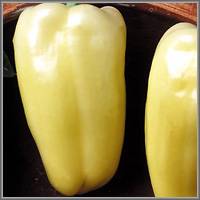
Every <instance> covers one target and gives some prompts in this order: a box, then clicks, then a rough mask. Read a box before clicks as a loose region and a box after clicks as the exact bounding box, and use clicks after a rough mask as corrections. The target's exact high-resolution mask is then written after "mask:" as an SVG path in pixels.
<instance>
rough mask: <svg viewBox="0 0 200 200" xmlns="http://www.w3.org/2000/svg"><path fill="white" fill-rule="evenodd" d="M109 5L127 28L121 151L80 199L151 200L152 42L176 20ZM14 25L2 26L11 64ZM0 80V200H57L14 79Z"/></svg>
mask: <svg viewBox="0 0 200 200" xmlns="http://www.w3.org/2000/svg"><path fill="white" fill-rule="evenodd" d="M98 6H100V5H98ZM114 6H115V7H117V8H118V9H119V10H120V11H121V13H122V15H123V16H124V19H125V22H126V25H127V49H126V66H125V78H126V93H127V94H126V95H127V99H126V128H125V139H124V146H123V150H122V155H121V160H120V164H119V167H118V170H117V173H116V174H115V176H114V177H113V179H112V180H111V181H110V182H109V183H108V184H106V185H105V186H103V187H102V188H100V189H98V190H95V191H92V192H89V193H87V194H84V195H82V196H85V197H86V196H99V197H101V196H107V197H109V196H113V197H114V196H121V197H122V196H129V197H137V196H140V197H141V196H143V197H146V196H153V191H152V187H151V183H150V179H149V174H148V168H147V163H146V156H145V144H144V111H145V100H146V92H147V82H148V75H149V70H150V66H151V61H152V58H153V54H154V51H155V48H156V46H157V43H158V42H159V40H160V38H161V36H162V35H163V34H164V32H165V31H166V30H167V29H168V28H169V27H171V26H172V25H174V24H175V23H177V22H178V21H176V20H175V19H171V18H166V17H164V16H160V15H154V14H152V13H145V12H142V11H136V10H133V9H132V8H127V7H122V6H117V5H114ZM15 25H16V21H13V22H10V23H8V24H4V30H3V34H4V35H3V47H4V50H5V52H6V53H7V55H8V56H9V58H10V59H11V64H12V65H14V57H13V46H12V37H13V33H14V29H15ZM22 42H23V39H22ZM3 81H4V83H3V117H4V118H3V126H4V130H3V150H4V151H3V189H4V191H3V195H4V196H6V197H18V196H23V197H24V196H27V197H28V196H33V197H35V196H62V195H61V194H59V193H58V192H56V191H55V190H54V189H53V188H52V187H51V185H50V184H49V182H48V179H47V177H46V174H45V171H44V168H43V165H42V162H41V158H40V156H39V152H38V150H37V147H36V145H35V143H34V140H33V138H32V136H31V133H30V131H29V128H28V126H27V123H26V119H25V115H24V111H23V107H22V102H21V98H20V94H19V89H18V85H17V79H16V77H14V78H4V80H3Z"/></svg>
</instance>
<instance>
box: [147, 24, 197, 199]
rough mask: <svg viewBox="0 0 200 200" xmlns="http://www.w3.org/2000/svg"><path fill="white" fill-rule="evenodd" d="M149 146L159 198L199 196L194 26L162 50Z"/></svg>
mask: <svg viewBox="0 0 200 200" xmlns="http://www.w3.org/2000/svg"><path fill="white" fill-rule="evenodd" d="M145 143H146V155H147V161H148V167H149V172H150V178H151V182H152V186H153V190H154V193H155V196H156V197H183V196H185V197H194V196H197V28H196V26H194V25H192V24H189V23H179V24H176V25H174V26H173V27H171V28H170V29H169V30H168V31H167V32H166V33H165V34H164V35H163V37H162V38H161V40H160V42H159V44H158V46H157V49H156V52H155V55H154V58H153V62H152V66H151V71H150V76H149V82H148V93H147V102H146V115H145Z"/></svg>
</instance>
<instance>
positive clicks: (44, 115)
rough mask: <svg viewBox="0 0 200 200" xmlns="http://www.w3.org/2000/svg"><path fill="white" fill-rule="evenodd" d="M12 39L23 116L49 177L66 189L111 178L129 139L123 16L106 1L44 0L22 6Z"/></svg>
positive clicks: (96, 184) (95, 184) (70, 192)
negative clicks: (67, 0) (68, 2)
mask: <svg viewBox="0 0 200 200" xmlns="http://www.w3.org/2000/svg"><path fill="white" fill-rule="evenodd" d="M13 43H14V51H15V62H16V69H17V78H18V83H19V89H20V93H21V98H22V102H23V106H24V111H25V115H26V118H27V122H28V125H29V128H30V130H31V133H32V135H33V138H34V140H35V142H36V144H37V147H38V149H39V152H40V155H41V158H42V161H43V163H44V167H45V169H46V172H47V175H48V178H49V181H50V182H51V184H52V185H53V186H54V187H55V189H56V190H58V191H59V192H61V193H63V194H65V195H69V196H70V195H75V194H80V193H85V192H88V191H91V190H94V189H96V188H99V187H101V186H102V185H104V184H106V183H107V182H108V181H109V180H110V179H111V178H112V177H113V175H114V174H115V171H116V169H117V167H118V163H119V160H120V154H121V149H122V145H123V138H124V124H125V79H124V63H125V48H126V26H125V22H124V20H123V17H122V15H121V14H120V12H119V11H118V10H117V9H115V8H113V7H109V6H106V7H103V8H101V9H99V8H97V7H95V6H92V5H87V4H82V5H76V6H72V7H67V6H65V5H63V4H59V3H44V4H40V5H37V6H35V7H31V8H27V9H25V10H24V11H23V12H22V14H21V15H20V17H19V20H18V22H17V26H16V30H15V34H14V38H13Z"/></svg>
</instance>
